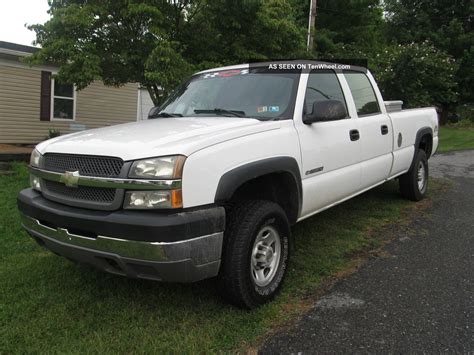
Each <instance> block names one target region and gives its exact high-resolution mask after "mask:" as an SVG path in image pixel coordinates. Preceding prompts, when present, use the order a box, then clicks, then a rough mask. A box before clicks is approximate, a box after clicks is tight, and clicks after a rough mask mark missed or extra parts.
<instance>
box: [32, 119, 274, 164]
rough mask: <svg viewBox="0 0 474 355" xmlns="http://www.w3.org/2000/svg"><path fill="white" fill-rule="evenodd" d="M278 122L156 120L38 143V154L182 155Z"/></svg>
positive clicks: (187, 154)
mask: <svg viewBox="0 0 474 355" xmlns="http://www.w3.org/2000/svg"><path fill="white" fill-rule="evenodd" d="M279 127H280V123H279V122H278V121H259V120H256V119H251V118H239V117H173V118H158V119H152V120H146V121H140V122H133V123H125V124H120V125H116V126H109V127H104V128H97V129H91V130H87V131H83V132H77V133H72V134H68V135H65V136H60V137H57V138H53V139H50V140H47V141H45V142H42V143H40V144H39V145H38V146H37V149H38V151H39V152H40V153H42V154H45V153H70V154H86V155H105V156H115V157H120V158H122V159H123V160H125V161H127V160H134V159H141V158H148V157H153V156H163V155H173V154H182V155H186V156H189V155H191V154H192V153H194V152H195V151H197V150H200V149H203V148H205V147H208V146H211V145H214V144H218V143H221V142H224V141H227V140H231V139H235V138H239V137H242V136H247V135H250V134H256V133H259V132H265V131H268V130H273V129H278V128H279Z"/></svg>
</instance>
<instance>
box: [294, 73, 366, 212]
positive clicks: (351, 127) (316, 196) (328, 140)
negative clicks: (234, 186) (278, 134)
mask: <svg viewBox="0 0 474 355" xmlns="http://www.w3.org/2000/svg"><path fill="white" fill-rule="evenodd" d="M341 77H342V74H336V73H335V72H334V71H332V70H314V71H312V72H310V73H309V74H308V73H304V74H301V80H300V86H299V90H298V93H299V94H298V102H297V108H296V110H295V119H294V124H295V127H296V130H297V132H298V136H299V140H300V146H301V157H302V167H303V171H302V174H301V176H302V179H303V206H302V213H301V216H302V217H307V216H309V215H311V214H314V213H316V212H317V211H319V210H322V209H324V208H326V207H329V206H331V205H332V204H334V203H336V202H338V201H340V200H342V199H344V198H346V197H349V196H350V195H352V194H354V193H356V192H357V191H358V190H359V189H360V166H359V164H358V163H359V161H360V149H361V144H360V140H359V139H358V137H357V133H358V131H357V130H358V121H357V119H355V117H354V115H355V112H354V110H353V108H351V107H349V106H348V105H347V103H346V96H347V94H348V87H347V84H346V83H345V82H344V84H343V85H341V81H340V79H341ZM342 79H343V78H342ZM303 93H304V96H303ZM323 100H339V101H341V102H343V103H344V105H345V106H346V108H347V109H348V115H347V117H346V118H344V119H340V120H337V121H328V122H315V123H313V124H305V123H303V115H304V111H306V112H311V110H312V106H313V102H315V101H323Z"/></svg>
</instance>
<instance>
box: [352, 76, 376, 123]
mask: <svg viewBox="0 0 474 355" xmlns="http://www.w3.org/2000/svg"><path fill="white" fill-rule="evenodd" d="M344 76H345V78H346V80H347V84H349V88H350V89H351V93H352V97H353V98H354V102H355V105H356V109H357V115H359V116H364V115H372V114H375V113H380V107H379V103H378V101H377V97H376V96H375V92H374V88H373V87H372V84H371V83H370V81H369V78H367V75H365V74H364V73H359V72H347V71H346V72H344Z"/></svg>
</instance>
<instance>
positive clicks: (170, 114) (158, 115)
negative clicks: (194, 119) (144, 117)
mask: <svg viewBox="0 0 474 355" xmlns="http://www.w3.org/2000/svg"><path fill="white" fill-rule="evenodd" d="M158 117H183V115H182V114H180V113H170V112H164V111H161V112H158V113H155V114H153V115H150V116H148V118H158Z"/></svg>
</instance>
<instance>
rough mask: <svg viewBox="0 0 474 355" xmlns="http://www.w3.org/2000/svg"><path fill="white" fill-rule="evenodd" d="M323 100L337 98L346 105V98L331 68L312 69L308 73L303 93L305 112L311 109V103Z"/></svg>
mask: <svg viewBox="0 0 474 355" xmlns="http://www.w3.org/2000/svg"><path fill="white" fill-rule="evenodd" d="M325 100H339V101H341V102H342V103H343V104H344V106H345V107H346V112H347V105H346V100H345V99H344V94H343V93H342V89H341V85H340V84H339V80H338V79H337V76H336V73H334V72H333V71H332V70H313V71H311V73H309V78H308V84H307V86H306V94H305V112H312V111H313V103H314V102H318V101H325Z"/></svg>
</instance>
